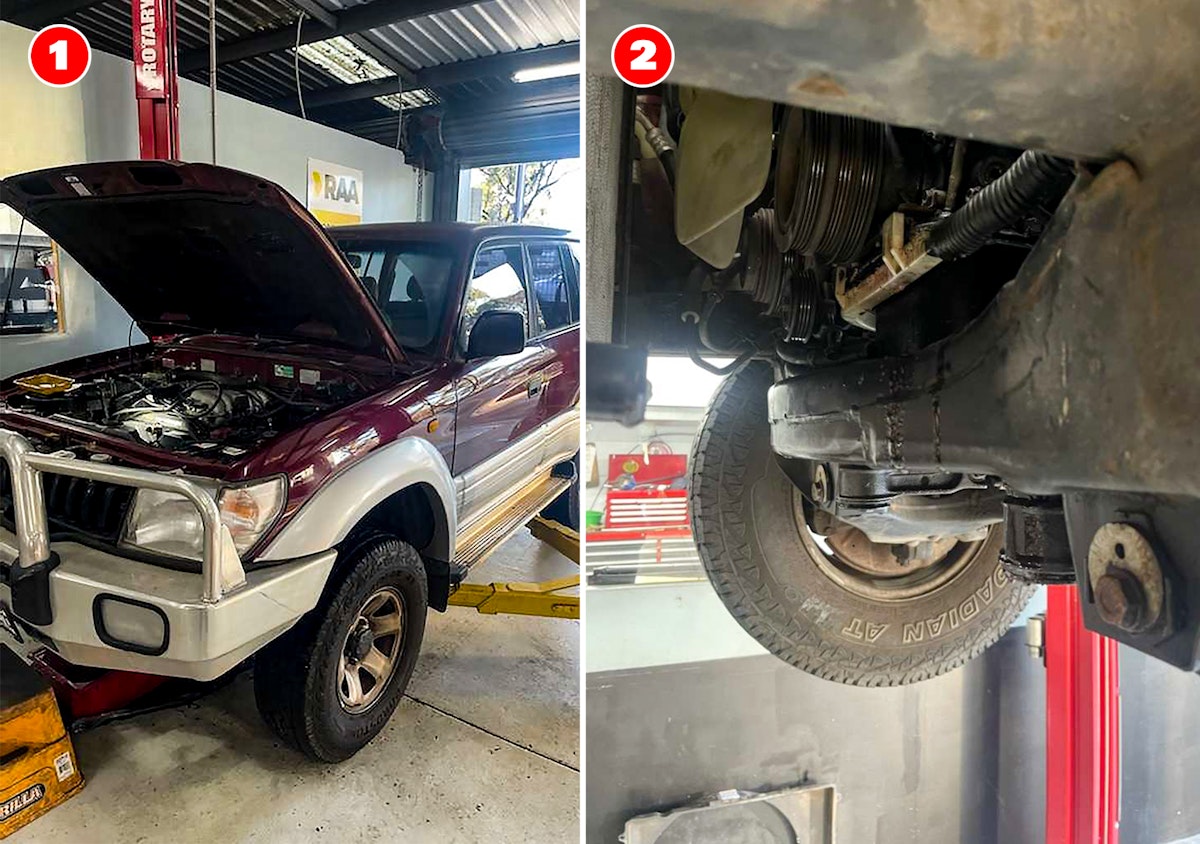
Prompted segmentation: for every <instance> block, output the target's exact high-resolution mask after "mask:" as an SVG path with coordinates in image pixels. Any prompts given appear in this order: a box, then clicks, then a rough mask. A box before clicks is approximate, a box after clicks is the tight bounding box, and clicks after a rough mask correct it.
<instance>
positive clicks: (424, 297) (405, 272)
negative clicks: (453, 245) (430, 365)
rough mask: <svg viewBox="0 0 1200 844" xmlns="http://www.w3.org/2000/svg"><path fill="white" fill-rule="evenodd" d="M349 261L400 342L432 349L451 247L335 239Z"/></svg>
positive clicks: (446, 292) (449, 278)
mask: <svg viewBox="0 0 1200 844" xmlns="http://www.w3.org/2000/svg"><path fill="white" fill-rule="evenodd" d="M338 245H339V246H340V247H341V248H342V251H343V252H344V253H345V254H346V258H347V260H349V261H350V266H352V267H353V268H354V272H355V273H357V274H358V277H359V280H360V281H362V283H363V287H365V288H366V290H367V293H368V294H370V296H371V298H372V299H373V300H374V301H375V303H376V304H377V305H378V306H379V310H380V311H381V312H382V313H383V316H384V319H385V320H386V321H387V324H388V327H389V328H390V329H391V331H392V334H393V335H394V336H395V338H396V341H397V342H398V343H399V344H400V345H401V346H403V347H405V348H407V349H411V350H415V351H421V352H433V351H435V349H434V347H435V346H436V344H437V340H438V336H439V334H440V331H441V327H442V324H443V322H444V317H445V314H446V303H447V300H448V299H449V298H450V293H451V288H452V286H453V270H454V252H453V250H452V249H450V247H448V246H447V245H446V244H443V243H428V242H416V241H402V242H401V241H364V240H339V241H338Z"/></svg>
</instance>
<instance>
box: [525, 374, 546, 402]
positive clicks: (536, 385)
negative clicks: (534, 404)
mask: <svg viewBox="0 0 1200 844" xmlns="http://www.w3.org/2000/svg"><path fill="white" fill-rule="evenodd" d="M545 385H546V379H544V378H543V377H542V376H541V375H535V376H534V377H533V378H531V379H529V397H530V398H531V399H532V398H536V397H537V396H539V395H541V392H542V387H544V386H545Z"/></svg>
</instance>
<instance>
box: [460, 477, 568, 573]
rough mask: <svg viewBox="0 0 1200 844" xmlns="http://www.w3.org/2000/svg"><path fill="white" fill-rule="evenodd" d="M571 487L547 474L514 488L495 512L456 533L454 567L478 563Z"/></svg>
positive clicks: (562, 480)
mask: <svg viewBox="0 0 1200 844" xmlns="http://www.w3.org/2000/svg"><path fill="white" fill-rule="evenodd" d="M570 486H571V480H570V479H567V478H560V477H554V476H553V475H549V476H546V477H542V478H538V479H537V480H534V481H532V482H530V483H528V484H526V485H525V486H524V487H522V488H521V489H519V490H517V491H516V493H515V494H514V495H513V496H512V497H511V498H509V499H507V500H506V501H505V502H504V503H503V504H502V505H500V506H499V507H497V508H496V509H495V511H493V512H492V513H489V514H487V515H486V516H484V517H482V518H480V519H478V520H477V521H476V522H474V523H472V524H470V525H468V526H467V527H466V528H465V529H464V530H463V532H462V533H461V534H459V536H458V541H457V542H456V548H455V553H454V564H455V566H463V567H464V568H467V569H470V568H472V567H473V566H477V565H479V563H481V562H483V561H484V560H485V559H486V558H487V556H488V555H489V554H490V553H492V551H493V550H495V549H496V548H497V547H498V546H499V545H500V544H501V543H503V542H504V540H506V539H508V538H509V537H510V536H512V535H513V534H514V533H516V532H517V531H518V530H520V529H521V528H522V527H524V526H525V524H526V523H527V522H528V521H529V520H530V519H532V518H533V517H534V516H536V515H537V514H538V513H540V512H541V511H542V510H544V509H545V508H546V507H547V506H548V505H549V504H550V502H552V501H553V500H554V499H556V498H558V496H559V495H561V494H562V493H563V492H564V491H566V489H567V488H568V487H570Z"/></svg>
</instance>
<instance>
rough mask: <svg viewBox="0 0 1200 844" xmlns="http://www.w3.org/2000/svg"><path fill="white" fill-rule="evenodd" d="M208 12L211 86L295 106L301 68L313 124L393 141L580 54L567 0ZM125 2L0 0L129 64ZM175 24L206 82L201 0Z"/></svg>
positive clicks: (183, 64)
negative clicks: (438, 112)
mask: <svg viewBox="0 0 1200 844" xmlns="http://www.w3.org/2000/svg"><path fill="white" fill-rule="evenodd" d="M216 8H217V21H216V29H217V61H218V70H217V86H218V88H219V89H221V90H223V91H227V92H229V93H232V94H235V95H237V96H241V97H244V98H246V99H249V100H253V101H255V102H259V103H263V104H265V105H271V106H274V107H277V108H281V109H284V110H288V111H293V112H295V113H300V111H301V107H300V102H299V99H300V98H299V97H298V96H297V93H298V92H297V79H296V76H297V65H298V73H299V89H300V93H302V94H303V97H304V99H306V100H307V101H308V102H307V103H306V104H305V108H304V109H303V110H304V111H305V113H306V115H307V117H308V118H309V119H312V120H316V121H318V122H321V123H325V124H327V125H330V126H333V127H334V128H338V129H342V130H344V131H348V132H350V133H352V134H357V135H360V136H361V137H366V138H370V139H372V140H377V141H380V142H384V143H388V144H389V145H394V144H395V139H396V130H397V127H396V119H397V110H398V109H400V108H401V107H402V108H403V109H404V110H411V109H416V108H421V107H437V106H438V104H442V106H443V107H446V108H455V107H457V108H459V109H460V110H461V111H463V112H464V113H470V111H471V110H472V108H474V106H475V105H476V104H479V103H483V102H487V101H490V100H492V99H494V98H495V97H497V96H508V95H510V94H514V93H517V92H520V91H521V90H522V88H521V83H517V82H515V81H513V79H512V74H513V72H514V71H515V70H518V69H522V68H523V67H524V68H528V67H537V66H545V65H547V64H549V63H562V62H565V61H577V60H578V57H579V56H578V44H579V35H580V21H579V4H578V3H577V2H575V0H485V1H484V2H464V0H219V2H217V4H216ZM130 9H131V4H130V2H129V0H4V3H3V4H2V7H0V18H3V19H5V20H8V21H11V22H13V23H16V24H18V25H21V26H26V27H29V28H32V29H38V28H40V27H41V26H44V25H46V24H49V23H53V22H63V23H69V24H71V25H73V26H75V27H77V28H78V29H79V30H80V31H82V32H83V33H84V35H86V36H87V38H88V39H89V41H91V43H92V45H93V47H95V48H96V49H98V50H101V51H103V52H107V53H112V54H114V55H118V56H121V57H123V58H127V59H128V58H131V53H132V34H131V22H130V18H131V15H130ZM176 21H177V38H178V54H179V66H180V75H181V76H182V77H183V78H188V79H192V80H193V81H196V82H200V83H203V84H207V83H208V0H176ZM298 36H300V41H301V45H300V47H299V50H298V52H299V59H298V60H297V58H296V53H297V50H296V41H297V37H298ZM572 55H573V56H574V58H571V56H572ZM366 83H373V84H370V85H368V84H366ZM131 96H132V94H131ZM330 99H332V100H333V101H332V102H330V101H328V100H330ZM388 118H391V121H390V122H391V126H390V127H388V126H387V125H386V124H387V123H388V122H389V121H388Z"/></svg>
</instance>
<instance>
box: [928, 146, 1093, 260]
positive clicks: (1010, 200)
mask: <svg viewBox="0 0 1200 844" xmlns="http://www.w3.org/2000/svg"><path fill="white" fill-rule="evenodd" d="M1074 172H1075V168H1074V164H1073V163H1072V162H1071V161H1068V160H1067V159H1065V158H1057V157H1055V156H1053V155H1047V154H1046V153H1044V152H1035V151H1033V150H1028V151H1026V152H1023V153H1021V157H1020V158H1018V159H1017V160H1016V161H1015V162H1013V165H1012V166H1011V167H1009V168H1008V169H1007V170H1005V171H1004V174H1003V175H1002V176H1000V178H998V179H996V181H994V182H992V183H991V184H989V185H988V186H987V187H985V188H984V189H983V190H981V191H979V193H977V194H975V195H974V196H973V197H971V198H970V199H968V200H967V201H966V203H965V204H964V205H963V207H962V208H959V209H958V210H957V211H955V212H954V213H953V214H951V215H950V216H949V217H946V218H945V219H944V220H942V221H941V222H940V223H938V224H937V225H936V226H935V227H934V228H933V231H932V232H931V233H930V235H929V240H928V241H927V242H926V244H925V250H926V251H927V252H928V253H929V254H930V255H933V256H935V257H938V258H943V259H948V258H962V257H965V256H967V255H970V254H971V253H972V252H974V251H975V250H977V249H979V248H980V247H981V246H984V245H985V244H986V243H987V242H988V241H989V240H990V239H991V238H992V237H993V236H994V235H996V234H997V233H998V232H1000V231H1001V230H1002V229H1004V228H1006V227H1008V226H1011V225H1013V224H1014V223H1016V222H1017V221H1018V220H1020V219H1021V218H1022V217H1024V216H1025V215H1026V214H1028V213H1029V212H1030V211H1032V210H1033V209H1035V208H1036V207H1037V206H1038V205H1039V204H1041V203H1042V202H1044V201H1045V200H1047V199H1053V200H1056V201H1057V200H1058V199H1060V198H1061V197H1062V195H1063V194H1064V193H1066V190H1067V188H1068V187H1069V186H1070V184H1071V179H1072V178H1073V176H1074Z"/></svg>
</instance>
